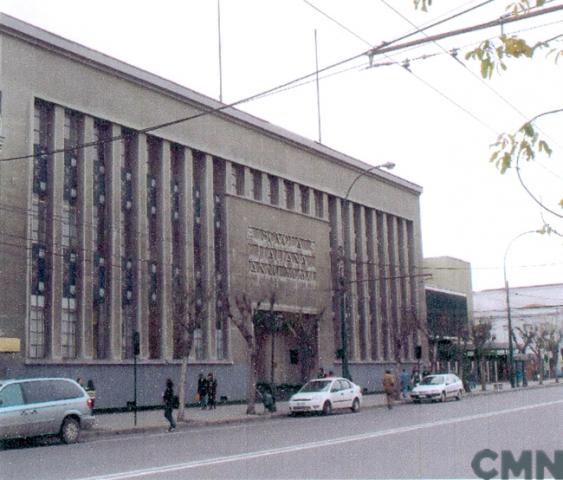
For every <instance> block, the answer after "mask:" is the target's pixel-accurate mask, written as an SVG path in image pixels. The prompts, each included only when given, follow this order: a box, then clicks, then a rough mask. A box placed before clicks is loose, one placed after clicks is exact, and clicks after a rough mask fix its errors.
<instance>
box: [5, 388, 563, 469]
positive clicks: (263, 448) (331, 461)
mask: <svg viewBox="0 0 563 480" xmlns="http://www.w3.org/2000/svg"><path fill="white" fill-rule="evenodd" d="M562 431H563V386H561V387H551V388H545V389H533V390H527V391H526V390H519V391H515V392H508V393H503V394H499V395H487V396H475V397H472V398H464V399H463V400H462V401H461V402H456V401H451V402H448V403H446V404H423V405H404V406H399V407H396V408H394V409H393V410H390V411H388V410H387V409H382V408H375V409H365V410H362V411H361V412H360V413H358V414H351V413H344V414H336V415H333V416H330V417H297V418H289V417H288V418H281V419H274V420H271V421H266V422H259V423H248V424H239V425H228V426H216V427H204V428H199V429H193V430H184V431H181V432H174V433H158V434H145V435H135V436H133V435H131V436H111V437H102V438H97V439H95V440H92V441H89V442H86V443H80V444H77V445H70V446H66V445H60V444H58V443H57V442H55V441H49V442H45V441H42V442H34V443H32V444H31V445H27V444H23V445H22V444H15V445H11V446H8V448H7V449H4V450H3V451H0V479H2V480H4V479H6V480H8V479H10V480H18V479H39V478H40V479H45V480H48V479H57V480H62V479H76V480H101V479H108V480H118V479H133V478H143V479H159V480H161V479H188V478H198V479H199V478H266V479H269V478H280V479H281V478H292V479H293V478H476V474H475V473H474V472H473V470H472V467H471V462H472V460H473V458H474V456H475V454H476V453H477V452H479V451H481V450H483V449H486V448H488V449H491V450H492V451H493V452H497V453H498V454H499V458H498V459H496V461H493V460H491V459H485V460H483V462H482V463H481V466H482V467H483V469H484V470H491V469H492V468H496V469H497V470H499V472H500V470H501V460H500V453H501V451H502V450H506V451H510V452H512V454H513V456H514V457H515V458H518V457H519V456H520V454H521V453H522V452H523V451H525V450H532V451H533V452H534V453H533V455H535V452H536V451H538V450H543V451H545V453H546V454H547V455H548V457H549V458H551V459H552V460H553V458H554V450H561V449H563V444H562V443H563V442H562V441H561V438H562V437H561V432H562ZM534 458H535V457H534ZM546 475H547V476H548V477H549V472H547V474H546ZM534 476H535V472H534ZM498 478H500V473H499V477H498Z"/></svg>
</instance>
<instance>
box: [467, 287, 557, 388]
mask: <svg viewBox="0 0 563 480" xmlns="http://www.w3.org/2000/svg"><path fill="white" fill-rule="evenodd" d="M509 294H510V315H511V323H512V330H513V333H514V337H513V339H514V340H515V341H514V346H513V349H514V357H515V359H516V361H517V368H519V369H521V368H522V366H521V365H518V363H520V362H521V361H524V360H526V361H527V363H528V366H527V367H526V370H527V372H528V375H529V377H530V378H532V377H535V375H536V374H537V373H538V369H539V368H540V367H539V365H537V361H536V359H535V358H534V357H535V355H534V353H533V350H534V349H535V347H536V342H535V341H534V342H532V345H531V346H528V347H527V348H524V346H525V343H526V337H527V336H529V333H534V331H535V332H536V333H537V334H539V335H540V336H541V335H544V336H545V338H547V339H549V337H550V335H551V334H553V335H554V338H558V339H559V340H560V343H559V346H558V348H555V349H554V350H555V351H556V352H557V359H556V370H557V372H558V375H562V374H563V371H562V367H563V362H562V360H561V358H562V356H563V353H562V351H561V349H562V347H563V339H561V335H563V284H561V283H558V284H549V285H529V286H525V287H510V289H509ZM506 295H507V291H506V289H505V288H497V289H490V290H482V291H479V292H475V294H474V298H475V321H477V322H487V323H490V324H491V335H492V336H493V337H494V342H495V343H496V344H497V345H499V347H503V348H504V350H505V355H506V351H507V350H508V305H507V302H506ZM536 329H537V330H536ZM541 346H544V347H546V348H544V349H543V354H542V356H543V357H544V370H545V371H546V372H547V371H548V370H549V364H550V361H552V360H551V359H552V358H553V353H552V352H551V351H549V350H550V349H549V348H548V344H545V345H543V344H541Z"/></svg>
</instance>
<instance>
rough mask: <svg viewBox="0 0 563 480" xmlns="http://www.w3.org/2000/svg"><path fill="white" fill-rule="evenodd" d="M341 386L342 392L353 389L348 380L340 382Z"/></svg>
mask: <svg viewBox="0 0 563 480" xmlns="http://www.w3.org/2000/svg"><path fill="white" fill-rule="evenodd" d="M340 385H341V386H342V390H348V389H349V388H352V384H351V383H350V382H349V381H348V380H340Z"/></svg>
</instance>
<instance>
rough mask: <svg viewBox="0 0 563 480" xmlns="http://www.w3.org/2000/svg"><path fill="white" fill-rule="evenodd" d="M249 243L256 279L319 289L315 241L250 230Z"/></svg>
mask: <svg viewBox="0 0 563 480" xmlns="http://www.w3.org/2000/svg"><path fill="white" fill-rule="evenodd" d="M247 242H248V252H249V255H248V266H249V272H250V273H251V274H252V275H256V276H259V277H262V276H263V277H268V278H271V279H277V280H293V281H296V282H302V283H305V284H307V285H310V286H315V285H316V283H317V269H316V266H315V248H316V245H315V242H314V241H313V240H310V239H306V238H301V237H298V236H295V235H288V234H286V233H281V232H273V231H269V230H265V229H263V228H258V227H252V226H249V227H248V230H247Z"/></svg>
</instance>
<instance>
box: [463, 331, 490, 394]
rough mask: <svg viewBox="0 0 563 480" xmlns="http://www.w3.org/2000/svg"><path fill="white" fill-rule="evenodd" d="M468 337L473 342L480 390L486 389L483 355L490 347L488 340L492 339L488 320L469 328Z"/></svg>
mask: <svg viewBox="0 0 563 480" xmlns="http://www.w3.org/2000/svg"><path fill="white" fill-rule="evenodd" d="M469 338H470V340H471V343H472V344H473V348H474V350H473V351H474V354H475V361H476V362H477V376H478V377H479V379H480V381H481V390H486V389H487V387H486V383H485V374H484V371H483V370H484V364H485V355H486V353H487V350H488V349H489V348H490V342H491V341H492V340H494V337H492V336H491V324H490V323H488V322H483V323H476V324H473V325H471V327H470V328H469Z"/></svg>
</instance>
